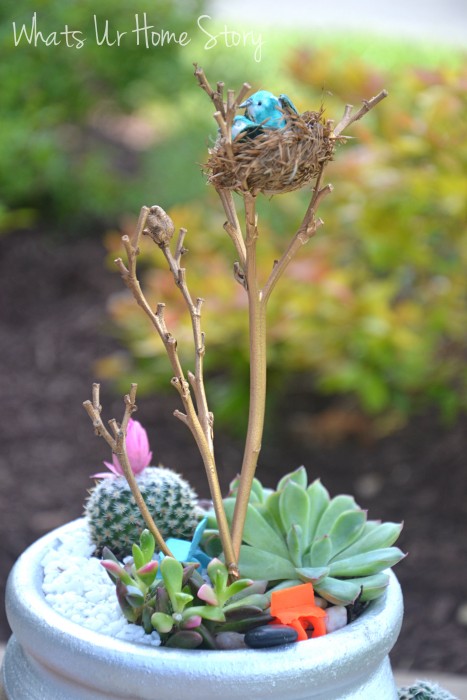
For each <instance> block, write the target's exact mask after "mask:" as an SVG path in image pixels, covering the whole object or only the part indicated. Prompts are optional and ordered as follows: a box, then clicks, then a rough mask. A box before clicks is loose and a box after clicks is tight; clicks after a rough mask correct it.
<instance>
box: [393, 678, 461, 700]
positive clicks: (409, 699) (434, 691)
mask: <svg viewBox="0 0 467 700" xmlns="http://www.w3.org/2000/svg"><path fill="white" fill-rule="evenodd" d="M398 698H399V700H456V698H455V697H454V695H451V693H449V692H448V691H447V690H443V689H442V688H440V687H439V685H436V683H429V682H426V681H417V682H416V683H415V684H414V685H411V686H409V687H406V688H399V694H398Z"/></svg>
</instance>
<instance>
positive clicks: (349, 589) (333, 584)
mask: <svg viewBox="0 0 467 700" xmlns="http://www.w3.org/2000/svg"><path fill="white" fill-rule="evenodd" d="M360 591H361V588H360V586H359V585H358V584H356V583H353V582H351V581H342V580H341V579H337V578H334V577H332V576H326V578H324V579H323V580H322V581H320V583H318V584H317V585H316V586H315V592H316V593H317V594H318V595H319V596H321V597H322V598H325V600H328V601H329V602H330V603H334V605H350V603H353V602H354V601H355V600H356V598H357V597H358V596H359V594H360Z"/></svg>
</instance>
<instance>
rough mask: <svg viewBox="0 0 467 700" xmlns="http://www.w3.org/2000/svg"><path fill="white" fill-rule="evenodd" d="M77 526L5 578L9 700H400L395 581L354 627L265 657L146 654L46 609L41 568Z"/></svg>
mask: <svg viewBox="0 0 467 700" xmlns="http://www.w3.org/2000/svg"><path fill="white" fill-rule="evenodd" d="M79 523H80V521H74V522H72V523H69V524H68V525H64V526H63V527H62V528H59V529H57V530H54V531H53V532H51V533H49V534H48V535H46V536H45V537H43V538H41V539H40V540H38V541H37V542H36V543H35V544H33V545H32V546H31V547H29V549H27V550H26V552H25V553H24V554H23V555H22V556H21V557H20V558H19V560H18V561H17V563H16V564H15V566H14V568H13V570H12V572H11V574H10V578H9V580H8V587H7V595H6V607H7V614H8V619H9V622H10V625H11V628H12V630H13V636H12V637H11V639H10V641H9V643H8V646H7V650H6V653H5V659H4V664H3V669H2V673H3V683H4V691H5V694H6V697H7V698H8V700H104V698H105V699H106V700H119V699H125V700H178V698H184V697H187V698H190V700H218V699H219V698H220V699H221V700H238V699H240V698H241V699H242V700H245V699H246V698H248V699H250V698H251V699H253V698H265V699H266V698H267V699H268V700H396V698H397V690H396V686H395V683H394V678H393V675H392V671H391V667H390V663H389V658H388V653H389V651H390V650H391V649H392V647H393V645H394V643H395V641H396V639H397V636H398V634H399V630H400V626H401V622H402V613H403V605H402V595H401V591H400V586H399V584H398V582H397V579H396V577H395V576H394V574H392V573H391V576H390V585H389V587H388V589H387V591H386V593H385V595H384V596H382V597H381V598H379V599H378V600H377V601H374V602H373V603H372V604H371V605H370V606H369V608H368V609H367V610H366V611H365V613H364V614H363V615H361V616H360V617H359V618H358V620H356V621H355V622H353V623H352V624H351V625H348V626H347V627H345V628H344V629H342V630H339V631H338V632H334V633H332V634H330V635H327V636H324V637H320V638H317V639H311V640H309V641H306V642H300V643H298V644H292V645H290V646H287V647H278V648H276V649H269V650H261V651H258V650H237V651H196V650H194V651H182V650H177V649H162V648H151V647H146V646H142V645H136V644H130V643H127V642H121V641H118V640H113V639H111V638H109V637H106V636H103V635H101V634H98V633H96V632H91V631H89V630H86V629H84V628H82V627H80V626H79V625H77V624H75V623H73V622H69V621H68V620H67V619H65V618H63V617H62V616H61V615H58V614H57V613H56V612H55V611H54V610H52V609H51V608H50V606H49V605H48V604H47V603H46V601H45V599H44V595H43V593H42V587H41V586H42V567H41V565H40V562H41V560H42V558H43V557H44V554H45V552H46V550H47V549H49V548H50V547H53V546H54V542H56V538H57V535H58V534H60V533H64V532H68V533H69V532H71V531H72V530H73V528H76V527H77V525H79Z"/></svg>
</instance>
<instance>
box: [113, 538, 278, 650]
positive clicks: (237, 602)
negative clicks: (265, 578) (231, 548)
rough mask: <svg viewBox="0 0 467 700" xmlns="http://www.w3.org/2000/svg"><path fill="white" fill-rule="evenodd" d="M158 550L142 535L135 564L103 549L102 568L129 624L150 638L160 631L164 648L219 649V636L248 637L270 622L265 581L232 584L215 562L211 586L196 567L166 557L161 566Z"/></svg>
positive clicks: (135, 547) (211, 566)
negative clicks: (243, 634) (237, 634)
mask: <svg viewBox="0 0 467 700" xmlns="http://www.w3.org/2000/svg"><path fill="white" fill-rule="evenodd" d="M154 548H155V541H154V538H153V536H152V535H151V533H150V532H149V530H143V532H142V533H141V536H140V544H139V546H138V545H137V544H133V549H132V551H133V560H132V561H130V562H128V563H127V564H125V566H123V565H122V564H120V563H119V561H118V560H117V558H116V557H115V555H114V554H113V553H112V552H111V551H110V550H109V549H108V548H104V551H103V557H104V558H103V560H102V561H101V563H102V566H103V567H104V568H105V569H106V571H107V573H108V574H109V576H110V578H111V579H112V580H113V581H114V583H115V585H116V593H117V599H118V602H119V605H120V608H121V610H122V612H123V614H124V615H125V617H126V619H127V620H128V621H129V622H133V623H135V624H139V625H142V626H143V627H144V630H145V632H146V633H147V634H150V633H151V632H152V631H153V630H154V629H155V630H156V631H157V632H158V633H159V635H160V637H161V642H162V644H163V645H164V646H168V647H178V648H182V649H195V648H197V647H200V646H204V647H205V648H208V649H216V648H218V647H217V644H216V634H217V632H220V631H224V632H227V631H230V632H231V631H240V632H246V631H247V630H249V629H251V627H253V626H255V625H258V624H262V623H263V622H268V621H269V620H270V619H271V617H270V615H269V614H268V613H267V612H265V611H266V610H267V608H268V607H269V597H268V596H267V595H265V594H264V591H265V588H266V582H255V583H254V582H253V581H250V580H249V579H239V580H237V581H235V582H234V583H231V584H229V582H228V571H227V568H226V566H225V564H223V563H222V562H221V561H219V560H218V559H212V560H211V562H210V563H209V565H208V567H207V574H208V577H209V579H210V581H211V584H212V585H209V584H208V583H206V582H205V581H204V579H203V578H202V577H201V576H200V574H199V573H198V572H197V571H196V567H197V566H198V565H197V564H187V565H185V566H183V565H182V564H181V563H180V562H179V561H177V560H176V559H173V558H172V557H164V558H163V559H162V562H161V564H160V566H159V564H158V561H157V560H155V559H153V556H154ZM158 570H159V571H160V574H161V577H160V578H156V577H157V573H158Z"/></svg>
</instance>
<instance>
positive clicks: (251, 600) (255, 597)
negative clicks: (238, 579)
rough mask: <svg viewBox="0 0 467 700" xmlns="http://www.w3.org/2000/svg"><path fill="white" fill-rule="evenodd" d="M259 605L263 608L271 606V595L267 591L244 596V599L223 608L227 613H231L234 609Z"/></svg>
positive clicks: (258, 606)
mask: <svg viewBox="0 0 467 700" xmlns="http://www.w3.org/2000/svg"><path fill="white" fill-rule="evenodd" d="M251 606H254V607H257V608H260V609H261V610H264V609H265V608H268V607H269V595H268V594H267V593H252V594H251V595H249V596H246V597H245V598H243V600H239V601H234V602H233V603H229V604H228V605H225V606H224V608H223V610H224V612H225V613H230V612H231V611H232V610H238V609H240V608H244V607H251Z"/></svg>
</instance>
